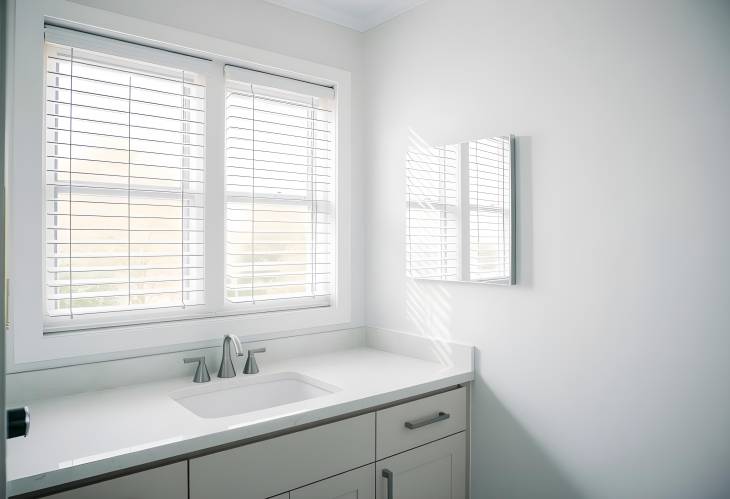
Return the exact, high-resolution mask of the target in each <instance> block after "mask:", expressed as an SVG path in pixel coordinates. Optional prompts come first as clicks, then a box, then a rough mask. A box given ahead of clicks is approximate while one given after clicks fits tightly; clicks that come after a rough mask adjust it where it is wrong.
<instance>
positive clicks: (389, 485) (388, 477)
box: [383, 468, 393, 499]
mask: <svg viewBox="0 0 730 499" xmlns="http://www.w3.org/2000/svg"><path fill="white" fill-rule="evenodd" d="M383 478H385V486H386V495H385V499H393V472H392V471H390V470H389V469H387V468H386V469H384V470H383Z"/></svg>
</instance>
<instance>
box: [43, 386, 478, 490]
mask: <svg viewBox="0 0 730 499" xmlns="http://www.w3.org/2000/svg"><path fill="white" fill-rule="evenodd" d="M467 413H468V405H467V389H466V387H463V386H461V387H457V388H454V389H451V390H446V391H443V392H441V393H437V394H434V395H430V396H426V397H421V398H417V399H412V400H409V401H406V402H403V403H400V404H393V405H389V406H386V407H383V408H381V409H378V410H374V411H372V412H367V413H364V414H360V415H356V416H352V417H349V418H346V419H341V420H337V421H334V422H330V423H326V424H320V425H319V426H312V427H310V428H305V429H302V430H298V431H294V432H291V433H283V434H280V435H278V436H271V437H268V438H267V437H261V438H260V439H259V440H257V441H254V442H249V443H246V444H243V445H240V446H238V447H232V448H228V449H226V450H221V451H218V452H212V453H210V454H205V455H203V456H200V457H191V458H189V459H188V460H187V461H182V462H178V463H175V464H170V465H167V466H162V467H159V468H153V469H150V470H146V471H143V472H139V473H134V474H129V475H126V476H122V477H120V478H115V479H113V480H108V481H104V482H99V483H96V484H93V485H89V486H85V487H81V488H76V489H71V490H68V491H65V492H61V493H57V494H55V495H52V496H48V497H52V498H54V499H92V498H93V499H97V498H102V497H103V498H105V499H465V498H466V448H467V445H466V442H467V440H466V438H467V437H466V435H467V433H466V429H467V425H468V421H467V419H468V418H467ZM183 459H184V457H183ZM40 495H41V496H42V494H40ZM35 497H38V496H35Z"/></svg>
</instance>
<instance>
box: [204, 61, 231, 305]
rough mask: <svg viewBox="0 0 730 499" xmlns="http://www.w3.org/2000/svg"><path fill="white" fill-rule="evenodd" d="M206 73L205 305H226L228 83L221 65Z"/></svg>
mask: <svg viewBox="0 0 730 499" xmlns="http://www.w3.org/2000/svg"><path fill="white" fill-rule="evenodd" d="M210 66H211V70H210V71H209V72H208V73H207V74H206V92H207V95H206V97H207V98H206V113H205V117H206V119H205V122H206V136H205V157H206V165H207V167H206V173H205V250H204V251H205V290H206V297H205V308H206V309H207V310H209V311H219V310H220V309H222V308H223V306H224V288H225V264H224V262H225V219H226V209H225V164H224V163H225V160H224V151H225V99H226V98H225V86H224V83H223V69H222V67H221V65H220V64H215V63H211V65H210Z"/></svg>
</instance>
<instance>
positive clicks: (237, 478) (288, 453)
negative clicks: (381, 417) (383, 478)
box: [190, 412, 375, 499]
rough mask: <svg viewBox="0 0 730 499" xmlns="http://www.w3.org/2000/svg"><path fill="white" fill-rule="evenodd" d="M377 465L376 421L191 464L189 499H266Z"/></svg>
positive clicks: (362, 419)
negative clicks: (352, 470)
mask: <svg viewBox="0 0 730 499" xmlns="http://www.w3.org/2000/svg"><path fill="white" fill-rule="evenodd" d="M374 460H375V415H374V414H373V413H372V412H371V413H368V414H363V415H361V416H356V417H353V418H349V419H344V420H342V421H336V422H334V423H329V424H326V425H322V426H316V427H314V428H309V429H306V430H302V431H298V432H295V433H289V434H287V435H282V436H280V437H275V438H271V439H269V440H262V441H260V442H255V443H252V444H248V445H244V446H242V447H236V448H234V449H230V450H226V451H222V452H217V453H215V454H210V455H207V456H203V457H198V458H195V459H191V460H190V499H265V498H268V497H275V496H276V495H277V494H282V493H284V492H286V491H289V490H292V489H295V488H297V487H301V486H302V485H305V484H308V483H314V482H316V481H317V480H323V479H325V478H327V477H330V476H333V475H337V474H339V473H344V472H346V471H348V470H351V469H354V468H358V467H360V466H364V465H366V464H368V463H372V462H373V461H374Z"/></svg>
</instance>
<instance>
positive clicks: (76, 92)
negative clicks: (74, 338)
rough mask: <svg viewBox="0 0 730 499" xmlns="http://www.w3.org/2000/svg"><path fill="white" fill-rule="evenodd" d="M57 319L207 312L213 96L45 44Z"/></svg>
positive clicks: (49, 267)
mask: <svg viewBox="0 0 730 499" xmlns="http://www.w3.org/2000/svg"><path fill="white" fill-rule="evenodd" d="M45 70H46V119H45V122H46V137H45V138H46V141H45V142H46V143H45V146H46V151H45V152H46V174H45V187H46V206H45V208H46V209H45V214H46V216H45V231H46V232H45V242H46V244H45V257H46V258H45V270H46V289H45V293H46V297H45V298H46V304H47V307H46V312H47V314H48V315H49V316H52V317H56V316H66V317H68V318H71V317H75V316H79V315H84V314H100V313H102V312H116V313H127V312H129V311H133V310H140V309H163V308H184V307H186V306H189V305H199V304H202V303H203V302H204V280H203V277H204V269H203V265H204V257H203V253H204V250H203V242H204V236H203V230H204V220H203V217H204V208H203V196H204V180H205V172H204V161H205V160H204V156H205V152H204V132H205V124H204V123H205V111H204V110H205V87H204V86H203V85H202V81H201V78H200V77H198V76H196V75H195V74H192V73H190V72H187V71H182V70H179V69H174V68H168V67H164V66H159V65H153V64H147V63H143V62H138V61H134V60H129V59H123V58H119V57H115V56H111V55H104V54H100V53H97V52H91V51H87V50H81V49H78V48H73V47H69V46H65V45H60V44H53V43H46V68H45Z"/></svg>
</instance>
